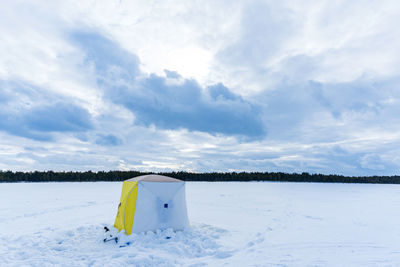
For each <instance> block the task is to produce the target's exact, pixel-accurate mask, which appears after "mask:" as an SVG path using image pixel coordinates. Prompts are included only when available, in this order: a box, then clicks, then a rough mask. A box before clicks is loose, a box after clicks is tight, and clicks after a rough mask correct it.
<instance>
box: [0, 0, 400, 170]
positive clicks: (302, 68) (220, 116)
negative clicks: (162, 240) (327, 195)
mask: <svg viewBox="0 0 400 267" xmlns="http://www.w3.org/2000/svg"><path fill="white" fill-rule="evenodd" d="M399 14H400V4H399V3H398V1H373V0H368V1H363V0H355V1H340V0H337V1H328V0H326V1H321V0H318V1H307V0H306V1H301V4H300V3H299V1H291V0H288V1H169V0H162V1H161V0H160V1H158V0H157V1H156V0H144V1H126V0H119V1H116V0H104V1H99V0H97V1H95V0H85V1H82V0H79V1H77V0H63V1H27V2H26V1H6V2H5V3H2V7H1V9H0V33H1V34H0V169H1V170H22V171H32V170H82V171H83V170H94V171H97V170H141V171H175V170H186V171H195V172H211V171H224V172H225V171H283V172H303V171H307V172H310V173H326V174H328V173H337V174H344V175H392V174H400V171H399V168H400V49H399V47H400V27H399V25H400V16H399Z"/></svg>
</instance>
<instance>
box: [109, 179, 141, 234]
mask: <svg viewBox="0 0 400 267" xmlns="http://www.w3.org/2000/svg"><path fill="white" fill-rule="evenodd" d="M137 184H138V182H123V183H122V192H121V199H120V203H119V205H118V213H117V216H116V218H115V222H114V227H115V228H117V229H118V230H119V231H121V230H125V233H127V234H130V233H131V232H132V225H133V218H134V214H135V208H136V197H137V189H138V187H137ZM125 212H126V214H125ZM125 226H126V228H127V229H125Z"/></svg>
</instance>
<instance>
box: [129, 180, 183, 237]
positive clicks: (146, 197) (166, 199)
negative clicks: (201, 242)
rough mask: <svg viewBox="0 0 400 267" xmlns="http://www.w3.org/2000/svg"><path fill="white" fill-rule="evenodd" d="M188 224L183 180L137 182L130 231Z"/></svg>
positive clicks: (177, 226) (179, 226) (177, 228)
mask: <svg viewBox="0 0 400 267" xmlns="http://www.w3.org/2000/svg"><path fill="white" fill-rule="evenodd" d="M188 226H189V220H188V217H187V208H186V196H185V183H184V182H176V183H164V182H144V181H141V182H139V185H138V195H137V200H136V210H135V218H134V221H133V227H132V233H139V232H143V231H154V230H157V229H166V228H172V229H175V230H182V229H184V228H186V227H188Z"/></svg>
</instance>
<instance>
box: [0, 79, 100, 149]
mask: <svg viewBox="0 0 400 267" xmlns="http://www.w3.org/2000/svg"><path fill="white" fill-rule="evenodd" d="M3 97H6V98H8V99H7V102H6V104H4V105H2V106H1V107H0V130H3V131H6V132H8V133H10V134H13V135H17V136H22V137H26V138H31V139H34V140H42V141H45V140H51V139H52V135H51V133H53V132H84V131H88V130H90V129H92V128H93V123H92V118H91V115H90V114H89V112H88V111H87V110H86V109H84V108H82V107H80V106H78V105H76V104H74V103H73V102H71V100H70V99H63V98H62V97H60V96H57V95H54V94H52V93H46V90H44V89H43V88H38V87H35V86H32V85H29V84H27V83H23V82H7V81H1V82H0V98H3Z"/></svg>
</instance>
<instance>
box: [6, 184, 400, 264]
mask: <svg viewBox="0 0 400 267" xmlns="http://www.w3.org/2000/svg"><path fill="white" fill-rule="evenodd" d="M121 187H122V183H110V182H97V183H90V182H89V183H19V184H0V259H1V261H0V266H127V265H132V266H177V265H184V266H224V265H226V266H400V222H399V221H400V216H399V207H400V186H398V185H367V184H317V183H272V182H247V183H237V182H231V183H206V182H203V183H200V182H199V183H197V182H196V183H195V182H188V183H187V184H186V198H187V203H188V212H189V219H190V222H191V228H190V229H188V230H185V231H181V232H173V231H170V230H165V231H158V232H156V233H153V232H148V233H144V234H139V235H132V236H130V237H122V241H123V242H127V241H129V242H131V244H130V245H129V246H126V247H119V245H117V244H115V243H113V242H109V243H103V241H102V239H103V237H104V233H103V227H104V226H108V227H111V226H112V224H113V223H114V219H115V215H116V212H117V205H118V203H119V197H120V191H121ZM167 236H168V237H171V238H170V239H167V238H166V237H167Z"/></svg>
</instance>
